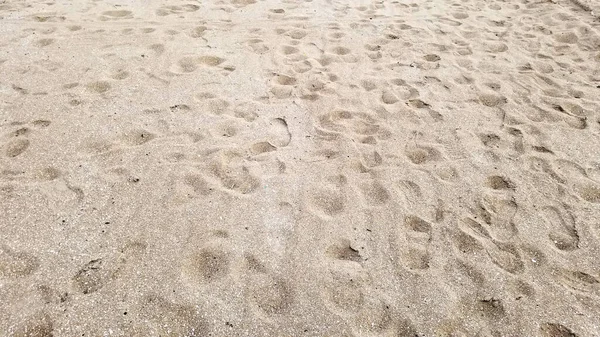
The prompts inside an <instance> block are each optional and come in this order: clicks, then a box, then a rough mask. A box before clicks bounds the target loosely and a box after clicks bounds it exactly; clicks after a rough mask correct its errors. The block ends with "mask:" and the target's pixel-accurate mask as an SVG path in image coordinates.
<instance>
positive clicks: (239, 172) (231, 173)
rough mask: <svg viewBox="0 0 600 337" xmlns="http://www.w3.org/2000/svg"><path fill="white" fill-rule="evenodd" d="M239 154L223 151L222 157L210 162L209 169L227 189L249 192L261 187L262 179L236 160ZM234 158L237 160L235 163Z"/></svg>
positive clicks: (241, 192) (242, 192) (243, 192)
mask: <svg viewBox="0 0 600 337" xmlns="http://www.w3.org/2000/svg"><path fill="white" fill-rule="evenodd" d="M239 156H240V155H238V154H236V153H221V154H220V158H218V159H217V160H213V162H212V163H211V164H210V166H209V171H210V172H211V173H212V175H213V176H215V177H217V178H218V179H219V180H220V181H221V184H222V186H223V187H225V188H226V189H228V190H230V191H234V192H237V193H240V194H249V193H252V192H254V191H256V190H257V189H258V188H259V186H260V180H259V179H258V178H257V177H256V176H254V175H253V174H252V173H250V170H249V169H248V167H246V166H245V165H243V163H242V162H240V161H239V160H236V159H239ZM234 160H236V163H235V164H234V163H233V161H234Z"/></svg>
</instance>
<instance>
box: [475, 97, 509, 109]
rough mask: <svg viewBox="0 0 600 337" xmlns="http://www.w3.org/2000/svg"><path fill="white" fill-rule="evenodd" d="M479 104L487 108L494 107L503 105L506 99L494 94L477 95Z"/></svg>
mask: <svg viewBox="0 0 600 337" xmlns="http://www.w3.org/2000/svg"><path fill="white" fill-rule="evenodd" d="M479 102H481V104H483V105H485V106H487V107H496V106H501V105H504V104H505V103H506V102H507V99H506V97H504V96H499V95H496V94H481V95H479Z"/></svg>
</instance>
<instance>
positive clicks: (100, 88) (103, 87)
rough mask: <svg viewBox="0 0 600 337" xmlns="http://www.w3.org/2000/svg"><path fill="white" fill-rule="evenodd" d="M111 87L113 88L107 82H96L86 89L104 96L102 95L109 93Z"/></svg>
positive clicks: (88, 85) (89, 84)
mask: <svg viewBox="0 0 600 337" xmlns="http://www.w3.org/2000/svg"><path fill="white" fill-rule="evenodd" d="M111 87H112V86H111V85H110V83H109V82H107V81H96V82H92V83H88V84H87V85H86V88H87V89H88V90H89V91H92V92H95V93H98V94H102V93H105V92H107V91H109V90H110V89H111Z"/></svg>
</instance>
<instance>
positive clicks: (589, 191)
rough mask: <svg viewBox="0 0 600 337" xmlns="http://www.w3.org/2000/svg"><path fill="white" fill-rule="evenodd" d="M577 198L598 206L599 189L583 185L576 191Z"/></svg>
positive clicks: (599, 201) (599, 198)
mask: <svg viewBox="0 0 600 337" xmlns="http://www.w3.org/2000/svg"><path fill="white" fill-rule="evenodd" d="M578 193H579V196H580V197H581V198H582V199H583V200H585V201H587V202H591V203H594V204H600V187H599V186H596V185H591V184H588V185H584V186H582V187H579V189H578Z"/></svg>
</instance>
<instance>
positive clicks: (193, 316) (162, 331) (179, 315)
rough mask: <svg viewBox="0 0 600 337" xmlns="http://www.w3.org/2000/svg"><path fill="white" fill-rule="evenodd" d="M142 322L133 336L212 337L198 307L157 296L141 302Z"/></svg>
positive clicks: (145, 297)
mask: <svg viewBox="0 0 600 337" xmlns="http://www.w3.org/2000/svg"><path fill="white" fill-rule="evenodd" d="M138 305H139V312H140V314H139V315H140V320H139V321H138V322H139V323H138V322H136V323H135V325H134V326H133V327H132V330H133V331H131V334H129V335H134V334H135V335H140V336H155V335H156V336H189V337H192V336H195V337H201V336H210V335H211V333H210V326H209V324H208V322H207V321H206V320H205V319H204V317H203V315H202V314H201V313H200V312H199V311H198V309H197V306H195V305H191V304H178V303H174V302H171V301H170V300H168V299H166V298H164V297H162V296H160V295H157V294H149V295H144V297H142V299H141V300H140V302H139V304H138Z"/></svg>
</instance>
